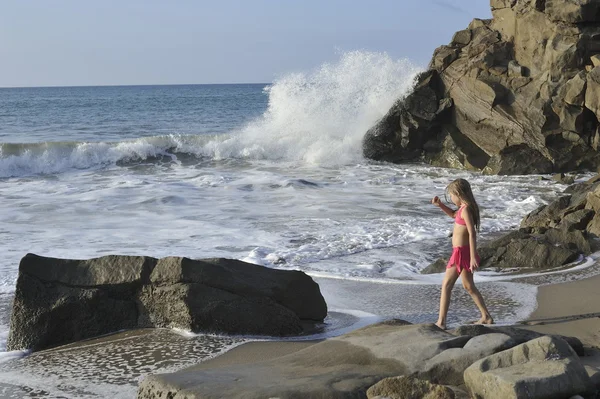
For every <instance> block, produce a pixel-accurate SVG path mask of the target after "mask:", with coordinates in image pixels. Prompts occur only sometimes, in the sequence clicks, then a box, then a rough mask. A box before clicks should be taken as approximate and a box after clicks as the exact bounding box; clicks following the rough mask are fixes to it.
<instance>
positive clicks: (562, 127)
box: [363, 0, 600, 175]
mask: <svg viewBox="0 0 600 399" xmlns="http://www.w3.org/2000/svg"><path fill="white" fill-rule="evenodd" d="M491 7H492V14H493V18H492V19H491V20H479V19H475V20H473V21H472V22H471V24H470V25H469V27H468V28H467V29H465V30H462V31H459V32H457V33H456V34H455V35H454V37H453V38H452V41H451V43H450V44H449V45H446V46H441V47H439V48H438V49H436V50H435V52H434V54H433V58H432V60H431V62H430V65H429V70H427V71H426V72H424V73H422V74H420V75H419V76H418V77H417V79H416V83H415V88H414V90H413V91H412V92H411V93H410V94H408V95H407V96H406V97H404V98H401V99H399V100H398V101H397V102H396V103H395V104H394V106H393V107H392V108H391V109H390V111H389V112H388V113H387V115H385V116H384V117H383V118H382V119H381V120H380V121H379V122H378V123H377V124H376V125H375V126H374V127H373V128H371V129H370V130H369V131H368V132H367V134H366V135H365V139H364V142H363V150H364V151H363V152H364V155H365V157H367V158H370V159H374V160H384V161H391V162H403V161H407V160H424V161H426V162H429V163H431V164H433V165H437V166H445V167H455V168H466V169H471V170H482V171H484V172H485V173H490V174H507V175H508V174H528V173H551V172H561V171H569V170H577V169H591V168H596V167H597V166H598V165H600V154H599V153H598V147H599V146H600V127H599V123H598V119H599V118H600V55H599V54H600V14H598V13H597V10H598V8H600V6H599V5H598V3H597V2H595V1H578V2H575V1H567V2H562V1H560V2H559V1H548V0H546V1H525V0H506V1H504V0H491Z"/></svg>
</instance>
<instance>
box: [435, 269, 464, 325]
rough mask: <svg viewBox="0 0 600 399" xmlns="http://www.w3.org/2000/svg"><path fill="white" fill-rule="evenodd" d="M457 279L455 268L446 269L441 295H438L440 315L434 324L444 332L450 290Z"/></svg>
mask: <svg viewBox="0 0 600 399" xmlns="http://www.w3.org/2000/svg"><path fill="white" fill-rule="evenodd" d="M457 279H458V272H457V271H456V266H453V267H451V268H449V269H446V274H445V275H444V281H443V282H442V294H441V295H440V315H439V317H438V321H437V323H435V324H436V325H437V326H438V327H439V328H442V329H444V330H445V329H446V316H447V315H448V307H449V306H450V296H451V295H452V288H453V287H454V283H456V280H457Z"/></svg>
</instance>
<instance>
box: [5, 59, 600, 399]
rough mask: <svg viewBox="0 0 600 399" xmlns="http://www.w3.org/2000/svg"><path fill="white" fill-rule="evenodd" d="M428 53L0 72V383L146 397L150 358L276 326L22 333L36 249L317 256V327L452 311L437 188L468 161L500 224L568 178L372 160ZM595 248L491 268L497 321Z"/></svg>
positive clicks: (518, 315)
mask: <svg viewBox="0 0 600 399" xmlns="http://www.w3.org/2000/svg"><path fill="white" fill-rule="evenodd" d="M418 72H419V68H418V67H417V66H415V65H413V64H412V63H411V62H410V61H408V60H395V59H391V58H390V57H389V56H387V55H385V54H378V53H369V52H360V51H358V52H351V53H346V54H343V55H341V56H340V59H339V60H338V61H336V62H334V63H330V64H324V65H322V66H321V67H320V68H318V69H316V70H314V71H309V72H304V73H291V74H288V75H285V76H281V77H279V78H278V79H276V80H275V81H274V82H273V83H268V84H232V85H178V86H114V87H48V88H4V89H0V141H1V144H0V237H1V238H2V240H0V396H1V397H14V398H20V397H57V398H59V397H61V398H62V397H66V398H70V397H77V398H87V397H89V398H104V397H106V398H109V397H110V398H113V397H119V398H120V397H123V398H129V397H135V392H136V386H137V381H139V379H140V378H143V376H144V375H147V374H149V373H158V372H168V371H173V370H176V369H178V368H181V367H184V366H188V365H191V364H194V363H195V362H198V361H200V360H202V359H205V358H209V357H212V356H215V355H217V354H219V353H221V352H222V351H224V350H227V349H229V348H231V347H233V346H235V345H238V344H240V343H242V342H246V341H248V340H251V339H262V338H257V337H227V336H215V335H206V334H191V333H189V332H185V331H163V330H156V331H154V332H151V333H144V334H140V335H136V334H132V335H126V336H124V337H121V338H119V339H115V340H110V339H109V340H105V341H102V342H94V343H93V344H92V343H90V344H82V345H80V346H76V347H69V348H63V349H60V350H54V351H48V352H45V353H41V354H34V355H31V356H27V353H26V352H6V339H7V336H8V330H9V321H10V311H11V300H12V297H13V295H14V291H15V284H16V279H17V274H18V264H19V260H20V259H21V258H22V257H23V256H24V255H25V254H26V253H28V252H31V253H35V254H38V255H43V256H52V257H64V258H91V257H98V256H103V255H107V254H123V255H147V256H153V257H163V256H186V257H190V258H206V257H227V258H235V259H241V260H245V261H248V262H253V263H257V264H261V265H264V266H266V267H272V268H279V269H298V270H302V271H304V272H306V273H308V274H309V275H311V276H313V278H315V280H316V281H317V282H319V284H320V286H321V289H322V291H323V293H324V296H325V298H326V300H327V302H328V305H329V308H330V311H331V313H330V316H329V317H328V319H327V320H326V322H327V323H326V325H325V326H324V327H323V331H322V332H321V333H320V334H319V335H318V336H319V337H324V336H332V335H336V334H340V333H342V332H345V331H348V330H351V329H353V328H356V327H357V326H360V325H364V324H367V323H370V322H373V321H375V320H380V319H382V318H389V317H398V318H402V319H406V320H409V321H412V322H435V320H436V317H437V310H438V309H437V306H438V300H439V285H440V283H441V280H442V275H438V274H434V275H423V274H420V270H422V269H423V268H424V267H426V266H427V265H429V264H430V263H431V262H433V261H435V260H436V259H437V258H438V257H440V256H443V255H445V254H446V253H448V251H449V250H450V248H451V244H450V241H449V238H448V233H449V232H450V230H451V228H452V219H450V218H448V217H447V216H445V215H444V214H443V213H442V212H441V211H439V209H437V208H436V207H434V206H432V205H431V204H430V200H431V198H432V197H433V196H434V195H441V196H443V193H444V188H445V186H446V185H447V184H448V183H450V182H451V181H452V180H453V179H456V178H458V177H462V178H466V179H468V180H469V181H470V182H471V184H472V186H473V188H474V194H475V197H476V198H477V200H478V202H479V205H480V207H481V209H482V223H481V224H482V231H481V237H480V239H481V240H485V239H486V238H489V237H491V236H493V235H495V234H498V233H500V232H503V231H505V230H508V229H511V228H515V227H517V226H518V225H519V223H520V220H521V219H522V218H523V216H525V215H526V214H527V213H528V212H530V211H532V210H534V209H535V208H537V207H538V206H540V205H542V204H546V203H548V202H549V201H551V200H553V199H554V198H556V197H557V195H558V194H559V193H560V192H561V191H562V190H564V188H565V187H566V186H564V185H561V184H558V183H556V182H554V181H552V180H548V179H543V178H541V176H511V177H506V176H484V175H482V174H480V173H473V172H466V171H458V170H450V169H442V168H434V167H431V166H428V165H423V164H418V163H415V164H404V165H394V164H388V163H380V162H372V161H368V160H365V159H364V158H363V157H362V154H361V141H362V137H363V136H364V133H365V132H366V131H367V130H368V128H369V127H371V126H372V125H373V124H374V123H375V122H376V121H377V120H378V119H379V118H381V117H382V116H383V115H384V114H385V113H386V112H387V110H388V109H389V107H390V106H391V105H392V104H393V102H394V101H395V100H396V99H397V98H398V97H400V96H402V95H403V94H404V93H406V92H407V91H408V90H409V89H410V87H411V84H412V79H413V78H414V76H415V74H416V73H418ZM584 178H586V176H585V175H582V176H580V177H579V179H584ZM594 259H595V258H590V259H582V260H581V262H579V263H578V264H577V265H576V266H574V268H573V269H570V270H567V271H560V272H557V271H554V272H551V273H539V274H535V275H528V276H524V277H523V276H521V277H515V276H507V275H502V274H499V273H494V272H488V271H486V272H481V273H478V274H477V275H476V279H475V281H476V282H477V283H478V284H480V290H481V291H482V293H483V295H484V297H485V298H486V300H487V302H488V305H489V308H490V311H491V313H492V314H493V315H494V317H495V319H496V321H497V322H499V323H512V322H515V321H518V320H520V319H523V318H525V317H527V315H528V314H530V313H531V312H532V311H533V310H534V308H535V304H536V303H535V295H536V286H537V285H538V284H545V283H549V282H557V281H564V280H569V279H575V278H581V277H585V276H587V275H590V274H594V273H597V270H596V265H595V262H594ZM357 290H358V291H357ZM453 295H454V296H453V302H452V305H451V307H450V319H449V321H450V323H451V324H454V325H456V324H460V323H464V322H466V321H468V320H470V319H477V318H478V315H477V310H476V308H475V306H474V305H473V303H472V302H471V300H470V298H469V297H468V295H466V294H465V293H464V290H462V288H458V287H457V289H455V292H454V293H453ZM307 338H311V337H304V339H307ZM312 338H314V336H312ZM132 358H135V359H137V360H136V361H132V360H131V359H132ZM167 358H168V359H170V360H169V361H165V359H167ZM157 359H158V360H157ZM160 359H162V360H160Z"/></svg>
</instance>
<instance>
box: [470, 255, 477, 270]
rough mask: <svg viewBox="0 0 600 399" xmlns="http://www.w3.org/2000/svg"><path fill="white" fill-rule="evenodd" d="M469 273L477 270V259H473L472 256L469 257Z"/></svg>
mask: <svg viewBox="0 0 600 399" xmlns="http://www.w3.org/2000/svg"><path fill="white" fill-rule="evenodd" d="M470 266H471V273H474V272H475V270H477V269H478V268H479V263H477V259H473V257H471V265H470Z"/></svg>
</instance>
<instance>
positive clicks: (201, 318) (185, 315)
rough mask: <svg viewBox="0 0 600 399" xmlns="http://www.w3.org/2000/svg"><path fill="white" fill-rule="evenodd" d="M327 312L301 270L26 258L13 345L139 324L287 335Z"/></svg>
mask: <svg viewBox="0 0 600 399" xmlns="http://www.w3.org/2000/svg"><path fill="white" fill-rule="evenodd" d="M326 315H327V306H326V304H325V301H324V299H323V296H322V295H321V292H320V290H319V286H318V284H316V283H315V282H314V281H313V280H312V279H311V278H310V277H309V276H307V275H306V274H304V273H302V272H299V271H284V270H275V269H269V268H265V267H262V266H257V265H254V264H249V263H245V262H241V261H237V260H231V259H202V260H192V259H188V258H181V257H167V258H162V259H155V258H151V257H144V256H116V255H111V256H104V257H101V258H95V259H88V260H70V259H56V258H47V257H41V256H37V255H33V254H27V255H26V256H25V257H23V259H22V260H21V263H20V265H19V277H18V280H17V288H16V293H15V300H14V305H13V311H12V316H11V328H10V333H9V337H8V343H7V349H8V350H15V349H27V348H28V349H33V350H40V349H43V348H47V347H51V346H56V345H61V344H66V343H69V342H73V341H77V340H81V339H85V338H90V337H93V336H97V335H102V334H107V333H111V332H115V331H119V330H123V329H130V328H138V327H168V328H181V329H184V330H189V331H195V332H199V331H205V332H221V333H230V334H260V335H278V336H281V335H291V334H298V333H300V332H302V328H303V327H302V322H303V321H311V322H321V321H323V319H324V318H325V316H326Z"/></svg>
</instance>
